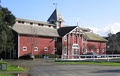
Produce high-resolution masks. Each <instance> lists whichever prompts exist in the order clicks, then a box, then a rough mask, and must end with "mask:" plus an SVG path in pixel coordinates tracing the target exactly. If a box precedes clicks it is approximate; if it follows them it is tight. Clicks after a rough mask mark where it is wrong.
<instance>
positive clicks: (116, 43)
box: [106, 32, 120, 53]
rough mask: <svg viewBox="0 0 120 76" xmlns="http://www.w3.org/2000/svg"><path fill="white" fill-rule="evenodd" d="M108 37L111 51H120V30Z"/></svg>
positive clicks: (108, 48)
mask: <svg viewBox="0 0 120 76" xmlns="http://www.w3.org/2000/svg"><path fill="white" fill-rule="evenodd" d="M106 39H108V42H107V46H108V47H107V50H108V51H109V52H112V53H114V52H115V51H117V52H119V51H120V50H119V49H120V32H118V33H116V34H112V33H109V34H108V37H107V38H106Z"/></svg>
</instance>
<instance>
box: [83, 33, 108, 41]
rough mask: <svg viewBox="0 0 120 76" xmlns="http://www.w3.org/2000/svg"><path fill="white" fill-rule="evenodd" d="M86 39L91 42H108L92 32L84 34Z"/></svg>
mask: <svg viewBox="0 0 120 76" xmlns="http://www.w3.org/2000/svg"><path fill="white" fill-rule="evenodd" d="M84 37H85V38H86V39H87V40H91V41H107V40H106V39H104V38H103V37H101V36H99V35H97V34H94V33H92V32H85V34H84Z"/></svg>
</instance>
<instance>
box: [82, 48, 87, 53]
mask: <svg viewBox="0 0 120 76" xmlns="http://www.w3.org/2000/svg"><path fill="white" fill-rule="evenodd" d="M82 53H83V54H85V53H86V48H85V46H83V47H82Z"/></svg>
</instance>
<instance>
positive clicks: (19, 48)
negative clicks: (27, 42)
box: [18, 34, 20, 58]
mask: <svg viewBox="0 0 120 76" xmlns="http://www.w3.org/2000/svg"><path fill="white" fill-rule="evenodd" d="M19 56H20V35H19V34H18V58H19Z"/></svg>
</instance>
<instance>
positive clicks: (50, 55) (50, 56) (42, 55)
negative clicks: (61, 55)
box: [34, 54, 55, 58]
mask: <svg viewBox="0 0 120 76" xmlns="http://www.w3.org/2000/svg"><path fill="white" fill-rule="evenodd" d="M34 56H35V58H44V56H48V57H49V58H55V54H45V55H44V54H39V55H34Z"/></svg>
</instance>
